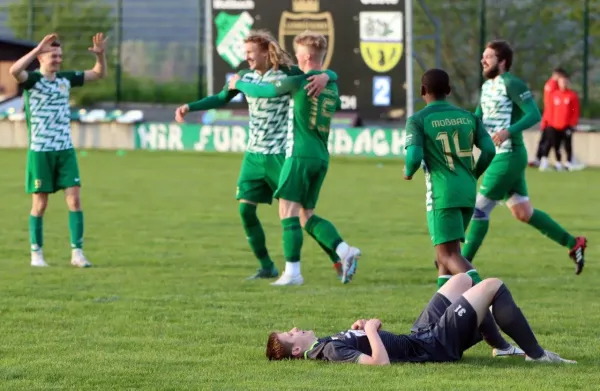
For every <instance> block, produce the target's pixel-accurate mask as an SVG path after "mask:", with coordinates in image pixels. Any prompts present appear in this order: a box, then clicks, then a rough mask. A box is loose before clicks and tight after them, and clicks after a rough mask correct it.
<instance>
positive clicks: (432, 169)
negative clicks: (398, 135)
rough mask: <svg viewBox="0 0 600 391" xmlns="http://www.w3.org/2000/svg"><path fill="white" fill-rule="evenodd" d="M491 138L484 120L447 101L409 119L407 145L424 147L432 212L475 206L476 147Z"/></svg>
mask: <svg viewBox="0 0 600 391" xmlns="http://www.w3.org/2000/svg"><path fill="white" fill-rule="evenodd" d="M489 137H490V136H489V135H487V134H486V132H485V129H484V128H483V124H482V123H481V120H479V119H478V118H477V117H476V116H475V115H473V114H472V113H470V112H468V111H467V110H463V109H461V108H459V107H456V106H453V105H451V104H449V103H447V102H446V101H436V102H433V103H430V104H429V105H427V106H426V107H425V108H424V109H423V110H421V111H418V112H417V113H415V114H414V115H413V116H411V117H410V118H408V120H407V122H406V141H405V145H406V147H407V148H408V147H410V146H417V147H421V148H423V169H424V171H425V183H426V186H427V193H426V206H427V210H428V211H429V210H433V209H444V208H460V207H473V206H474V205H475V197H476V194H477V178H476V175H475V160H474V158H473V145H481V143H482V142H483V139H484V138H488V139H489Z"/></svg>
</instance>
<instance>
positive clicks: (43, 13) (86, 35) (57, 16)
mask: <svg viewBox="0 0 600 391" xmlns="http://www.w3.org/2000/svg"><path fill="white" fill-rule="evenodd" d="M201 4H202V6H201ZM203 4H204V1H203V0H178V1H177V2H164V1H161V0H108V1H106V0H105V1H92V0H5V4H4V7H3V8H2V10H1V12H0V15H1V17H0V35H4V36H8V37H12V38H17V39H24V40H30V41H39V40H41V39H42V38H43V37H44V35H46V34H48V33H50V32H56V33H58V34H59V37H60V40H61V43H62V45H63V61H64V68H69V69H81V68H89V67H91V66H92V65H93V62H94V59H93V57H92V56H91V55H90V54H89V53H88V50H87V49H88V47H89V46H91V39H92V35H93V34H95V33H96V32H104V33H105V34H107V35H108V36H109V41H108V42H109V53H108V60H109V77H108V78H109V80H108V82H106V83H98V84H95V85H93V86H92V85H90V86H89V87H88V88H85V89H80V90H74V91H73V93H74V96H75V98H76V99H77V100H78V101H79V102H80V103H91V102H93V101H98V100H107V101H113V100H121V101H134V102H135V101H138V102H165V103H166V102H181V101H186V100H194V99H196V98H197V97H198V96H201V95H203V94H204V90H205V89H204V83H203V78H204V64H203V60H202V54H203V49H202V48H203V39H204V37H203V35H204V34H203V23H202V21H203V12H204V7H203ZM2 5H3V4H2V0H0V6H2Z"/></svg>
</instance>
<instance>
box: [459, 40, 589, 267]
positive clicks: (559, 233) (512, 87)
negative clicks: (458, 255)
mask: <svg viewBox="0 0 600 391" xmlns="http://www.w3.org/2000/svg"><path fill="white" fill-rule="evenodd" d="M512 62H513V50H512V48H511V47H510V45H509V44H508V43H507V42H506V41H501V40H496V41H491V42H490V43H488V45H487V47H486V49H485V51H484V52H483V57H482V59H481V64H482V65H483V74H484V76H485V77H486V78H487V81H486V82H485V83H484V84H483V86H482V87H481V97H480V101H479V105H478V106H477V110H476V112H475V115H476V116H478V117H479V118H481V119H482V121H483V125H484V126H485V129H486V130H487V132H488V133H489V134H490V135H492V139H493V140H494V143H495V144H496V156H495V157H494V160H493V161H492V163H491V164H490V166H489V168H488V169H487V171H486V172H485V175H484V176H483V181H482V183H481V186H480V187H479V194H478V195H477V203H476V205H475V213H474V214H473V219H472V221H471V224H470V227H469V232H468V234H467V239H466V243H465V246H464V247H463V255H464V256H465V257H466V258H467V259H468V260H469V261H471V262H472V261H473V258H474V257H475V254H476V253H477V250H478V249H479V247H480V246H481V244H482V243H483V240H484V238H485V236H486V235H487V232H488V229H489V226H490V222H489V218H490V214H491V213H492V210H493V209H494V207H495V206H496V205H497V204H498V203H499V202H501V201H504V202H505V203H506V206H508V208H509V209H510V211H511V212H512V214H513V216H514V217H515V218H516V219H517V220H519V221H522V222H524V223H527V224H529V225H531V226H532V227H534V228H535V229H537V230H538V231H540V233H541V234H542V235H544V236H547V237H549V238H550V239H552V240H553V241H555V242H556V243H558V244H560V245H561V246H564V247H567V248H568V249H569V256H570V257H571V259H572V260H573V262H574V263H575V274H579V273H581V271H582V270H583V266H584V262H585V260H584V253H585V249H586V247H587V240H586V238H584V237H581V236H580V237H574V236H572V235H571V234H570V233H568V232H567V231H566V230H565V229H564V228H563V227H561V226H560V224H558V223H557V222H556V221H554V220H553V219H552V218H551V217H550V216H549V215H547V214H546V213H545V212H543V211H541V210H539V209H534V208H533V206H532V205H531V201H530V199H529V193H528V191H527V182H526V181H525V170H526V168H527V150H526V149H525V145H524V142H523V131H524V130H527V129H529V128H530V127H532V126H534V125H535V124H536V123H538V122H539V121H540V119H541V115H540V111H539V109H538V107H537V104H536V103H535V100H534V99H533V95H532V94H531V92H530V91H529V89H528V88H527V86H526V85H525V83H523V82H522V81H521V80H520V79H518V78H517V77H516V76H514V75H513V74H512V73H510V68H511V66H512Z"/></svg>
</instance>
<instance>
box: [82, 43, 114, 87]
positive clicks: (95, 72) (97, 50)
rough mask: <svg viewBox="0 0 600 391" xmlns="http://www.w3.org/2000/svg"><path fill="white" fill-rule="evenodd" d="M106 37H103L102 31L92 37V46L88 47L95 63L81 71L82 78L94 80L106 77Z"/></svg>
mask: <svg viewBox="0 0 600 391" xmlns="http://www.w3.org/2000/svg"><path fill="white" fill-rule="evenodd" d="M107 40H108V37H106V38H105V37H104V34H103V33H97V34H96V35H94V36H93V37H92V47H90V48H88V50H89V51H90V52H91V53H94V55H95V56H96V64H94V67H93V68H92V69H88V70H87V71H85V72H84V73H83V79H84V80H85V81H86V82H88V81H96V80H100V79H103V78H105V77H106V73H107V71H106V68H107V67H106V41H107Z"/></svg>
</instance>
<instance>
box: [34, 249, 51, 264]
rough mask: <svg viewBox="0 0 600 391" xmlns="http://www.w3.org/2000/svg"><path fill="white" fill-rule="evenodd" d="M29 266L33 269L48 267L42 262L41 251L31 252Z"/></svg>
mask: <svg viewBox="0 0 600 391" xmlns="http://www.w3.org/2000/svg"><path fill="white" fill-rule="evenodd" d="M31 266H33V267H48V264H47V263H46V261H44V254H43V253H42V250H38V251H32V252H31Z"/></svg>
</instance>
